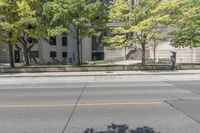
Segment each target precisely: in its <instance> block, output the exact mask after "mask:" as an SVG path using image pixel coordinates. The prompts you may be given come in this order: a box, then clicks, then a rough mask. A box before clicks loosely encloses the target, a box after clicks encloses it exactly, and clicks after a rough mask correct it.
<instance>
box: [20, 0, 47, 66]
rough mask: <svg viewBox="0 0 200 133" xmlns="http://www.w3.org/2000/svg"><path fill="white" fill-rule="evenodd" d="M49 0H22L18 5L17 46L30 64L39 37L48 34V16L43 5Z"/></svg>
mask: <svg viewBox="0 0 200 133" xmlns="http://www.w3.org/2000/svg"><path fill="white" fill-rule="evenodd" d="M46 2H47V0H21V1H18V2H17V6H18V17H19V18H20V20H19V21H18V25H17V26H18V37H17V38H18V39H17V41H18V43H17V45H16V47H17V48H18V49H19V50H20V51H22V52H23V57H24V64H25V65H30V59H29V54H30V51H31V49H32V48H33V47H34V45H35V44H36V43H37V42H38V40H39V39H42V38H45V37H46V36H47V31H46V29H47V26H46V23H47V21H48V20H47V18H46V17H45V15H44V14H43V5H44V4H45V3H46Z"/></svg>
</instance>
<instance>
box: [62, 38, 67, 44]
mask: <svg viewBox="0 0 200 133" xmlns="http://www.w3.org/2000/svg"><path fill="white" fill-rule="evenodd" d="M67 45H68V37H67V36H62V46H67Z"/></svg>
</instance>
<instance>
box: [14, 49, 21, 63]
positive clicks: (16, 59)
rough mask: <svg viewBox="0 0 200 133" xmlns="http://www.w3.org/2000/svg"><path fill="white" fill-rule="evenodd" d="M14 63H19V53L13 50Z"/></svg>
mask: <svg viewBox="0 0 200 133" xmlns="http://www.w3.org/2000/svg"><path fill="white" fill-rule="evenodd" d="M14 54H15V63H20V52H19V51H18V50H15V52H14Z"/></svg>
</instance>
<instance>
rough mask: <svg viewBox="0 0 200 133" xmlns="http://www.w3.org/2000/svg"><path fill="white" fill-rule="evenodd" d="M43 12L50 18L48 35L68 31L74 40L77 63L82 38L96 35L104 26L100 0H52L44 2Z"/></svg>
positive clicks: (104, 17)
mask: <svg viewBox="0 0 200 133" xmlns="http://www.w3.org/2000/svg"><path fill="white" fill-rule="evenodd" d="M44 12H45V14H46V15H47V16H48V18H49V19H50V25H49V27H50V28H49V29H48V33H49V35H50V36H56V35H61V34H66V33H69V34H70V35H71V36H72V37H73V38H74V39H75V40H76V47H77V64H81V62H82V59H81V58H82V56H81V55H82V53H81V52H82V50H81V49H82V48H81V47H82V40H83V38H84V37H90V36H92V35H98V33H99V30H101V29H104V27H105V24H106V18H107V15H106V12H107V11H106V5H105V3H104V2H103V1H102V0H66V1H63V0H54V1H52V2H48V3H47V4H45V6H44Z"/></svg>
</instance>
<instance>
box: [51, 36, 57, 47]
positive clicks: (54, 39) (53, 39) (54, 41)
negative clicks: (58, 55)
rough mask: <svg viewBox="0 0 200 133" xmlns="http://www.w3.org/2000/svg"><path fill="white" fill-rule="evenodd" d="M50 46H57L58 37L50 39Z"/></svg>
mask: <svg viewBox="0 0 200 133" xmlns="http://www.w3.org/2000/svg"><path fill="white" fill-rule="evenodd" d="M50 45H56V36H54V37H50Z"/></svg>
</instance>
